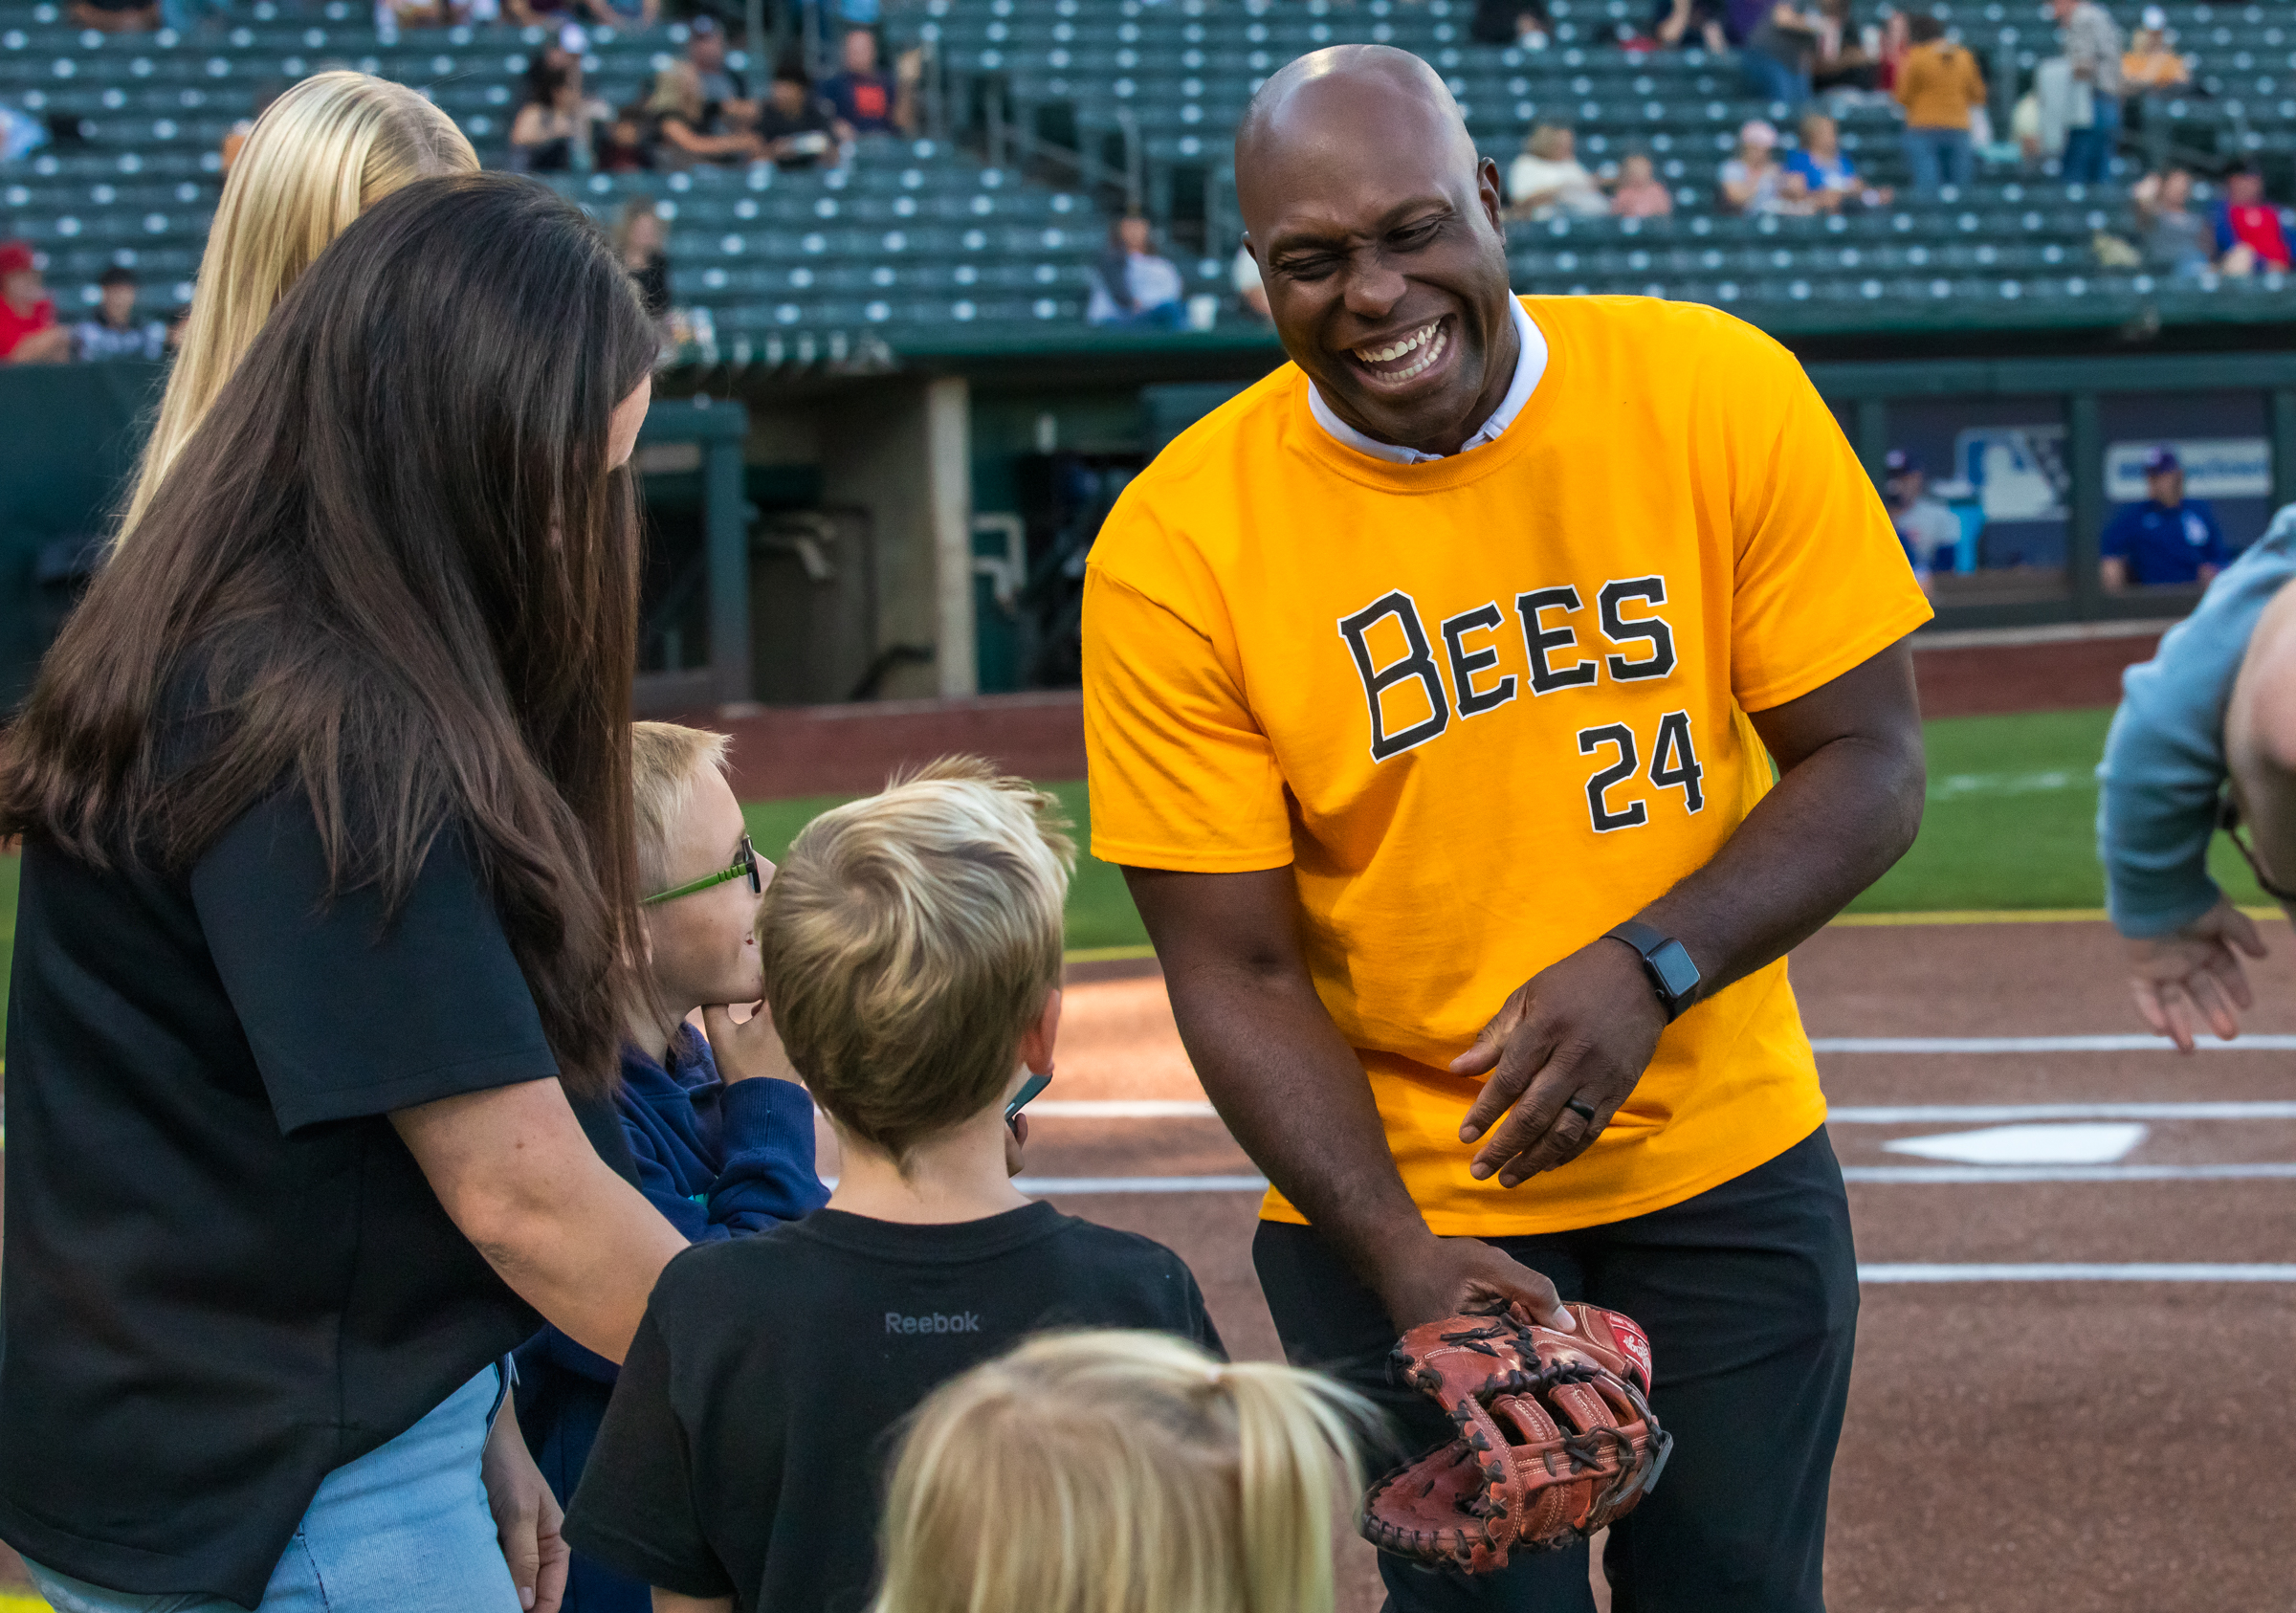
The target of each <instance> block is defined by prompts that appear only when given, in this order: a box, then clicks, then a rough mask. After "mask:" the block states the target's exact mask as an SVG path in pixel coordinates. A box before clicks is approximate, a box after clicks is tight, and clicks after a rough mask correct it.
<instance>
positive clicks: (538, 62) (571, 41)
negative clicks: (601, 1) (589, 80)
mask: <svg viewBox="0 0 2296 1613" xmlns="http://www.w3.org/2000/svg"><path fill="white" fill-rule="evenodd" d="M589 48H590V36H589V35H588V34H587V33H585V32H583V27H582V24H580V23H578V22H569V23H564V24H563V25H561V26H559V27H557V28H554V29H552V30H551V32H550V36H549V37H548V38H547V39H545V40H543V41H542V48H541V50H539V51H537V52H535V53H534V55H532V56H530V57H528V58H527V62H526V96H525V99H526V100H527V101H541V103H542V104H543V105H545V106H547V105H548V104H549V103H550V92H551V90H552V89H553V88H555V87H556V85H557V83H558V81H559V80H560V79H561V78H563V77H565V76H566V75H567V74H569V73H579V72H581V71H582V58H583V56H584V55H585V54H586V53H587V52H588V51H589ZM520 104H521V105H523V104H525V102H524V101H521V102H520Z"/></svg>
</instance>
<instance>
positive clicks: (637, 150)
mask: <svg viewBox="0 0 2296 1613" xmlns="http://www.w3.org/2000/svg"><path fill="white" fill-rule="evenodd" d="M652 166H653V144H652V142H651V141H649V140H648V139H647V138H646V104H645V102H643V101H639V102H637V103H636V104H634V105H630V106H625V107H621V108H618V109H617V110H616V111H615V113H614V120H613V122H610V123H608V124H607V126H606V129H605V132H603V133H602V134H600V135H599V136H598V171H599V172H600V173H643V172H644V171H645V170H646V169H648V168H651V167H652Z"/></svg>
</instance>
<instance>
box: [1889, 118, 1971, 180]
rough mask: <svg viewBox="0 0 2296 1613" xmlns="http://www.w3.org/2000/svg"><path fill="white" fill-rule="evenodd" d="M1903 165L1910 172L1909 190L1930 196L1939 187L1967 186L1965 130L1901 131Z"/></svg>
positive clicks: (1969, 166) (1969, 163) (1968, 167)
mask: <svg viewBox="0 0 2296 1613" xmlns="http://www.w3.org/2000/svg"><path fill="white" fill-rule="evenodd" d="M1904 139H1905V143H1906V163H1907V165H1908V166H1910V167H1911V168H1912V170H1913V188H1914V189H1915V190H1916V191H1917V192H1919V193H1920V194H1922V195H1924V196H1934V195H1935V194H1936V193H1937V188H1938V187H1939V186H1941V185H1953V186H1962V185H1967V184H1968V183H1969V176H1970V168H1971V162H1970V152H1969V131H1968V130H1967V129H1912V128H1910V129H1908V130H1906V131H1905V136H1904Z"/></svg>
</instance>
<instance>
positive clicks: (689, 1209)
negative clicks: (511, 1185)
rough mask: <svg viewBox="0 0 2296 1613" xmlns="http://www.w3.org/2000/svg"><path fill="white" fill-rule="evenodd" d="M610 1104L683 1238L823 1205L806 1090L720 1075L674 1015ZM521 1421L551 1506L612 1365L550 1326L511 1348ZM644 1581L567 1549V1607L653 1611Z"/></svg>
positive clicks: (737, 1229)
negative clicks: (659, 1049) (667, 1031)
mask: <svg viewBox="0 0 2296 1613" xmlns="http://www.w3.org/2000/svg"><path fill="white" fill-rule="evenodd" d="M614 1107H615V1111H616V1113H617V1115H618V1116H620V1118H621V1121H622V1134H623V1136H624V1137H626V1138H628V1139H629V1151H630V1154H631V1156H632V1157H633V1158H634V1159H635V1160H636V1161H637V1167H638V1187H639V1190H640V1191H641V1192H643V1193H644V1194H645V1195H646V1197H647V1199H648V1200H649V1201H650V1202H651V1204H652V1205H653V1207H654V1208H655V1209H658V1210H660V1211H661V1212H662V1215H663V1217H664V1218H665V1219H667V1220H668V1221H669V1223H670V1225H671V1226H674V1227H676V1228H677V1229H678V1231H679V1232H680V1233H681V1234H683V1236H684V1237H685V1239H686V1241H687V1242H688V1243H694V1244H707V1243H717V1242H720V1241H722V1240H724V1239H727V1238H737V1237H740V1236H741V1235H742V1234H743V1233H746V1232H755V1231H758V1230H760V1229H761V1228H762V1227H766V1226H772V1225H774V1223H776V1222H780V1221H796V1220H798V1219H800V1218H801V1217H804V1216H806V1215H809V1214H811V1213H812V1212H813V1211H814V1210H817V1209H819V1208H820V1207H821V1206H822V1205H823V1204H826V1203H828V1197H829V1190H828V1188H827V1187H825V1186H823V1185H822V1182H821V1178H820V1177H819V1176H818V1175H816V1174H815V1172H814V1168H813V1100H812V1098H811V1097H809V1096H808V1095H806V1090H805V1089H804V1088H803V1087H800V1086H797V1085H795V1084H794V1083H792V1082H788V1081H776V1080H772V1079H770V1078H766V1077H760V1078H757V1079H753V1080H747V1081H736V1082H734V1083H733V1084H732V1085H730V1086H729V1085H727V1084H726V1083H725V1082H723V1081H721V1080H719V1079H718V1078H717V1059H716V1058H714V1057H713V1056H712V1055H711V1053H710V1044H709V1041H708V1039H707V1038H706V1037H704V1036H703V1035H702V1034H701V1033H700V1032H699V1031H697V1030H695V1028H694V1027H692V1026H690V1025H684V1024H681V1025H679V1026H678V1027H677V1033H676V1034H675V1035H674V1036H673V1037H672V1038H671V1042H670V1053H669V1060H668V1062H667V1064H666V1065H664V1064H656V1063H655V1062H654V1061H653V1060H652V1059H651V1058H649V1057H648V1056H647V1055H646V1054H645V1053H643V1052H641V1051H640V1050H638V1049H636V1048H634V1047H625V1048H624V1049H623V1050H622V1089H621V1091H620V1093H619V1094H616V1096H615V1099H614ZM517 1359H518V1376H519V1390H518V1404H519V1429H520V1431H521V1432H523V1433H524V1434H525V1436H526V1445H527V1447H528V1448H529V1449H530V1450H531V1451H532V1452H533V1453H534V1459H535V1463H536V1465H537V1466H538V1467H540V1468H541V1470H542V1476H543V1477H544V1478H546V1479H547V1480H549V1482H550V1489H551V1491H552V1493H554V1494H555V1495H557V1497H558V1501H559V1505H561V1506H563V1505H565V1504H566V1502H567V1501H568V1500H570V1499H572V1497H573V1494H574V1486H575V1484H576V1483H577V1482H579V1481H580V1479H581V1478H582V1468H583V1464H584V1463H585V1462H586V1461H588V1460H589V1455H590V1447H591V1446H592V1445H593V1444H594V1443H595V1442H596V1441H597V1438H598V1425H599V1422H600V1421H601V1420H602V1419H603V1418H604V1417H605V1416H606V1403H607V1400H608V1399H609V1398H610V1397H611V1396H612V1393H613V1385H614V1378H615V1375H616V1369H615V1367H614V1363H613V1362H611V1361H609V1360H607V1359H606V1358H605V1357H603V1356H599V1355H595V1354H593V1353H592V1352H590V1351H588V1350H585V1349H584V1348H583V1347H582V1346H581V1345H579V1344H577V1343H575V1342H574V1340H572V1339H571V1338H568V1337H566V1336H565V1335H564V1334H563V1333H561V1332H559V1331H558V1329H556V1328H554V1327H545V1328H544V1329H543V1330H542V1331H541V1332H540V1333H538V1334H536V1335H535V1336H534V1337H532V1338H530V1339H528V1340H527V1341H526V1342H525V1343H524V1344H521V1345H520V1346H519V1350H518V1355H517ZM652 1605H653V1603H652V1596H651V1591H650V1590H649V1589H648V1587H647V1586H645V1585H643V1584H641V1583H639V1582H638V1581H636V1580H630V1579H629V1578H627V1577H625V1576H623V1575H620V1574H616V1573H614V1572H612V1571H611V1570H610V1569H607V1568H606V1567H605V1566H604V1565H602V1564H600V1563H597V1562H593V1561H591V1560H590V1559H589V1558H585V1557H584V1556H583V1554H581V1553H580V1552H577V1553H575V1554H574V1566H573V1571H572V1572H571V1573H570V1574H569V1575H568V1576H567V1580H566V1600H565V1602H564V1613H651V1607H652Z"/></svg>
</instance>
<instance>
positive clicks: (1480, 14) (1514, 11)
mask: <svg viewBox="0 0 2296 1613" xmlns="http://www.w3.org/2000/svg"><path fill="white" fill-rule="evenodd" d="M1554 32H1555V25H1554V24H1553V23H1552V22H1550V21H1548V20H1547V6H1546V0H1475V14H1474V16H1473V17H1472V18H1471V19H1470V20H1469V21H1468V25H1467V36H1468V38H1470V39H1472V40H1473V41H1474V42H1475V43H1476V44H1478V45H1520V46H1522V47H1523V48H1524V49H1525V50H1532V51H1543V50H1545V49H1546V48H1547V35H1548V34H1550V33H1554Z"/></svg>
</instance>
